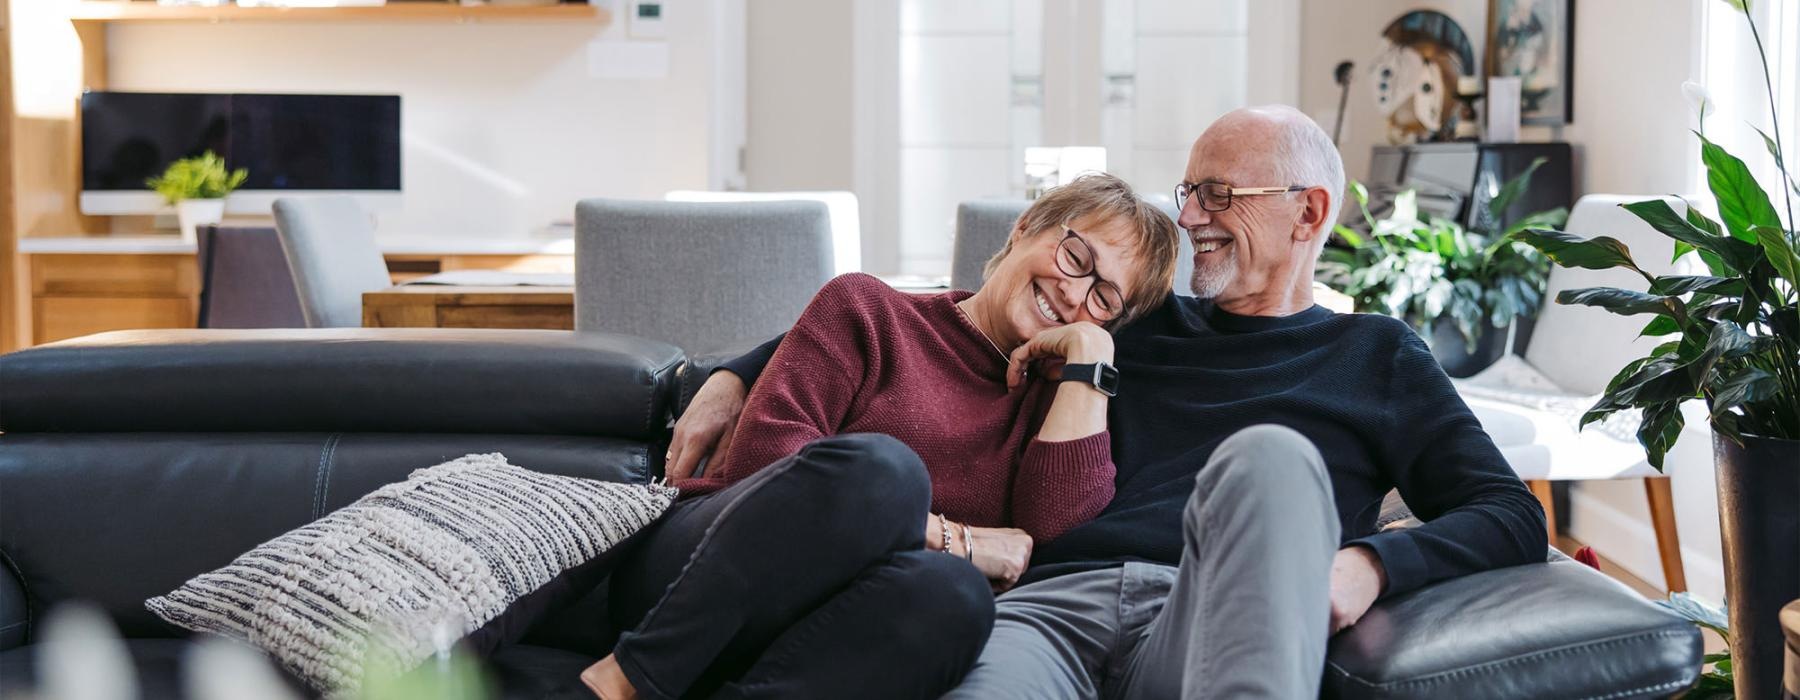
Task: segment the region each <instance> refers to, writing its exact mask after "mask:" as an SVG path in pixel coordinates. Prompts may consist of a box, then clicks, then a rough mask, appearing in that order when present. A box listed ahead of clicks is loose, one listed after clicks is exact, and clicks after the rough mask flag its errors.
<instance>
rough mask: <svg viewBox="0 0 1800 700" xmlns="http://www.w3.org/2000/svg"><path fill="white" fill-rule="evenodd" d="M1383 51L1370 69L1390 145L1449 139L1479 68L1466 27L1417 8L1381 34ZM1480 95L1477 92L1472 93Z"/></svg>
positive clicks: (1389, 25)
mask: <svg viewBox="0 0 1800 700" xmlns="http://www.w3.org/2000/svg"><path fill="white" fill-rule="evenodd" d="M1381 36H1382V39H1383V48H1382V52H1381V54H1380V55H1379V56H1377V57H1376V58H1375V63H1374V67H1373V68H1372V69H1371V70H1370V74H1371V77H1372V78H1373V79H1374V87H1375V107H1376V110H1377V111H1379V112H1380V113H1381V116H1382V117H1384V118H1386V119H1387V125H1388V133H1387V136H1388V143H1391V144H1394V145H1402V144H1408V143H1416V142H1419V141H1445V140H1449V139H1450V138H1451V136H1452V135H1453V133H1454V131H1455V124H1456V121H1457V114H1456V108H1457V106H1458V103H1457V95H1458V94H1459V93H1462V92H1472V90H1470V89H1469V87H1468V81H1463V80H1461V79H1462V78H1464V77H1472V76H1473V71H1474V70H1475V68H1476V64H1475V49H1474V47H1472V46H1470V45H1469V35H1468V34H1467V33H1465V32H1463V28H1462V25H1459V24H1457V23H1456V20H1453V19H1450V17H1449V16H1448V15H1445V14H1444V13H1442V12H1435V11H1432V10H1416V11H1413V12H1408V13H1406V14H1404V15H1401V16H1400V18H1399V19H1396V20H1394V21H1393V22H1392V23H1390V24H1388V26H1387V28H1386V29H1384V30H1382V32H1381ZM1473 91H1478V90H1473Z"/></svg>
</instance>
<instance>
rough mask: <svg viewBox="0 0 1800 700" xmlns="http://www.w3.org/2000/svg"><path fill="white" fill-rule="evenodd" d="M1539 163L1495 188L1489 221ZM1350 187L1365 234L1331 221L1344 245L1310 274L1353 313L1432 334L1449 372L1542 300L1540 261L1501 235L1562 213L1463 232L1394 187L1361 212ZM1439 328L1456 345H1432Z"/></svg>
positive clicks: (1483, 359)
mask: <svg viewBox="0 0 1800 700" xmlns="http://www.w3.org/2000/svg"><path fill="white" fill-rule="evenodd" d="M1542 164H1543V160H1542V159H1539V160H1538V161H1535V162H1533V163H1532V164H1531V166H1530V167H1529V168H1527V169H1526V170H1525V172H1523V173H1521V174H1519V175H1518V176H1517V177H1515V178H1513V179H1512V180H1509V181H1508V182H1507V183H1506V184H1505V185H1504V186H1502V187H1501V189H1500V192H1499V193H1498V194H1497V195H1496V196H1495V197H1494V198H1493V199H1492V200H1491V201H1490V202H1489V203H1488V212H1489V213H1490V214H1491V215H1492V220H1494V221H1499V220H1502V214H1503V212H1505V211H1506V209H1507V207H1509V206H1511V204H1512V203H1513V201H1514V200H1516V199H1517V198H1518V196H1519V195H1520V194H1521V193H1523V192H1525V190H1526V188H1527V187H1529V186H1530V183H1531V174H1532V172H1534V171H1536V170H1537V168H1538V166H1539V165H1542ZM1350 190H1351V194H1352V195H1353V196H1354V197H1355V198H1356V203H1357V206H1358V207H1360V208H1361V210H1362V215H1363V221H1364V222H1366V223H1367V225H1368V229H1369V230H1368V233H1367V235H1365V234H1363V233H1361V232H1358V231H1356V230H1354V229H1351V228H1349V227H1347V226H1341V225H1340V226H1338V227H1337V235H1338V238H1339V239H1341V240H1342V241H1343V242H1344V243H1345V244H1346V246H1347V247H1337V246H1332V247H1328V248H1326V249H1325V252H1324V253H1323V254H1322V255H1321V256H1320V260H1319V272H1318V279H1319V281H1321V282H1324V283H1325V284H1326V285H1328V286H1330V287H1332V288H1333V289H1336V290H1338V291H1341V292H1343V293H1344V294H1345V295H1347V296H1349V297H1350V298H1351V299H1352V300H1353V301H1354V302H1355V304H1356V311H1358V312H1362V313H1378V314H1383V315H1387V316H1393V317H1395V318H1399V319H1402V320H1404V321H1406V322H1407V323H1409V324H1411V325H1412V326H1413V328H1414V329H1415V330H1417V331H1418V332H1419V335H1420V336H1421V337H1423V338H1425V339H1426V341H1427V342H1432V341H1433V340H1434V336H1438V337H1437V338H1436V339H1435V340H1436V341H1437V342H1436V343H1434V347H1433V350H1434V351H1435V352H1436V353H1437V354H1438V357H1439V360H1440V361H1442V362H1444V364H1445V369H1446V370H1448V371H1450V373H1451V374H1452V375H1453V376H1464V375H1467V374H1471V373H1473V372H1474V371H1475V370H1480V369H1482V368H1483V367H1485V366H1486V365H1487V364H1488V363H1491V362H1492V361H1493V360H1494V359H1496V358H1497V357H1498V353H1499V352H1503V351H1504V348H1502V347H1498V346H1495V347H1493V348H1491V350H1489V349H1488V348H1486V347H1484V346H1482V345H1480V341H1481V340H1482V337H1483V335H1484V332H1485V329H1487V328H1489V327H1492V328H1506V327H1507V326H1510V325H1511V324H1513V323H1514V322H1515V321H1516V320H1519V319H1529V318H1532V317H1534V316H1535V315H1536V314H1537V310H1538V309H1539V308H1540V307H1541V306H1542V305H1543V296H1544V285H1545V282H1546V280H1547V277H1548V274H1549V271H1550V262H1549V260H1548V259H1547V258H1545V257H1544V256H1543V255H1542V254H1540V253H1538V251H1537V250H1535V249H1533V248H1531V247H1530V246H1527V245H1525V244H1522V243H1518V242H1516V241H1513V240H1510V239H1508V238H1507V235H1508V234H1511V233H1513V232H1515V231H1520V230H1524V229H1526V228H1530V227H1545V226H1560V225H1562V222H1563V221H1564V220H1566V219H1567V217H1568V212H1566V211H1564V210H1562V209H1557V210H1554V211H1548V212H1540V213H1537V214H1532V215H1530V216H1527V217H1524V218H1522V219H1520V220H1519V221H1517V222H1514V223H1512V224H1511V225H1510V226H1508V227H1507V228H1506V230H1504V231H1499V232H1484V231H1473V230H1468V229H1465V228H1463V227H1462V226H1460V225H1458V224H1457V223H1456V222H1454V221H1449V220H1445V219H1438V218H1433V217H1421V216H1420V213H1419V210H1418V205H1417V200H1416V196H1415V193H1413V192H1412V191H1406V192H1402V193H1400V194H1399V195H1398V196H1396V197H1395V198H1394V205H1393V211H1392V212H1390V213H1389V214H1388V215H1387V216H1385V217H1383V218H1381V219H1376V218H1375V217H1374V216H1372V215H1371V214H1370V212H1369V194H1368V191H1367V190H1366V189H1365V188H1364V187H1363V185H1362V184H1361V183H1357V182H1352V183H1351V185H1350ZM1443 327H1449V328H1453V329H1454V330H1455V334H1454V335H1450V336H1449V339H1450V340H1451V341H1454V340H1457V339H1460V340H1461V341H1462V347H1460V348H1455V347H1453V348H1444V347H1442V345H1443V344H1444V343H1443V340H1444V337H1443V335H1442V334H1440V333H1438V331H1439V329H1440V328H1443ZM1463 348H1466V349H1467V351H1466V352H1465V351H1464V350H1463ZM1481 350H1489V352H1488V353H1487V354H1483V353H1482V352H1481ZM1469 354H1473V355H1474V357H1469ZM1471 360H1472V361H1473V363H1471V362H1470V361H1471Z"/></svg>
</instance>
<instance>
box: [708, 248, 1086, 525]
mask: <svg viewBox="0 0 1800 700" xmlns="http://www.w3.org/2000/svg"><path fill="white" fill-rule="evenodd" d="M969 296H970V295H969V293H968V292H963V291H952V292H947V293H944V294H937V295H932V296H917V295H913V294H907V293H904V292H900V291H897V290H895V289H893V288H892V287H889V286H888V285H887V284H886V283H884V282H882V281H881V280H878V279H876V278H874V277H870V276H868V275H864V274H848V275H843V276H841V277H838V278H837V279H834V280H832V281H831V282H830V283H828V284H826V285H825V287H824V288H822V289H820V290H819V293H818V295H817V296H815V297H813V300H812V303H811V304H810V305H808V306H807V307H806V311H805V313H803V314H801V316H800V320H799V321H798V322H797V323H796V324H795V325H794V330H793V331H792V332H790V333H788V335H787V337H786V338H785V339H784V340H783V341H782V342H781V348H780V349H779V350H777V351H776V352H775V357H774V359H773V360H771V361H770V363H769V365H768V368H767V369H765V370H764V371H763V373H762V375H761V376H760V377H759V378H758V379H757V381H756V386H755V388H754V389H753V390H752V391H751V392H750V398H749V402H748V404H747V405H746V406H745V408H744V413H743V416H742V418H741V419H740V420H739V421H738V426H737V432H736V433H734V434H733V436H732V441H731V454H730V456H729V457H728V458H727V459H726V461H725V463H724V464H723V465H712V466H709V467H708V468H707V475H706V477H704V478H699V479H688V480H685V481H681V482H677V484H676V485H677V486H679V487H680V488H681V489H682V491H683V492H684V493H705V492H710V491H714V490H717V489H719V488H722V487H724V486H726V485H728V484H731V483H734V482H736V481H738V480H740V479H743V478H745V477H747V476H749V475H751V474H754V473H755V472H756V471H757V470H759V469H762V468H763V467H765V466H768V465H769V464H771V463H773V462H775V461H776V460H779V459H781V458H783V457H787V456H789V455H792V454H794V453H796V452H798V451H799V450H800V448H801V447H803V446H805V445H806V443H808V442H811V441H813V440H816V439H818V438H820V437H824V436H827V435H836V434H840V433H886V434H888V435H892V436H894V437H895V438H898V439H899V440H900V441H901V442H903V443H905V444H906V445H907V446H909V447H911V448H912V449H913V451H914V452H917V453H918V455H919V457H920V458H921V459H922V460H923V461H924V462H925V468H926V469H927V470H928V471H929V472H930V473H931V502H932V509H933V510H934V511H936V512H939V513H942V514H944V515H945V516H947V517H949V518H950V519H951V520H954V521H957V522H962V523H967V524H969V525H974V526H982V527H1016V528H1019V529H1022V530H1025V531H1026V532H1028V533H1030V534H1031V536H1032V538H1033V539H1035V540H1036V541H1038V542H1040V543H1041V542H1045V541H1049V540H1052V539H1055V538H1056V536H1058V535H1061V534H1062V533H1063V532H1065V531H1067V530H1068V529H1069V528H1071V527H1074V526H1076V525H1079V524H1081V523H1084V522H1087V521H1088V520H1089V519H1091V518H1093V517H1094V516H1095V515H1098V514H1099V513H1100V511H1101V509H1103V508H1105V507H1106V504H1107V503H1108V502H1109V501H1111V500H1112V497H1113V475H1114V471H1115V470H1114V467H1113V461H1112V443H1111V438H1110V437H1109V436H1108V434H1107V432H1106V431H1101V432H1099V433H1096V434H1094V435H1089V436H1087V437H1084V438H1080V439H1076V440H1069V441H1064V442H1045V441H1042V440H1038V439H1036V438H1035V435H1036V434H1037V431H1038V426H1040V425H1041V424H1042V423H1043V420H1044V414H1045V412H1047V411H1048V410H1049V408H1050V402H1051V400H1052V399H1053V398H1054V396H1055V390H1056V386H1055V385H1054V384H1051V383H1048V382H1043V381H1037V380H1033V381H1031V382H1028V383H1027V384H1026V385H1025V386H1022V387H1020V388H1019V389H1017V390H1014V391H1007V388H1006V374H1005V373H1006V361H1005V359H1003V358H1002V357H1001V356H1000V353H999V352H998V351H997V350H996V349H995V348H994V346H993V345H992V344H990V343H989V342H988V340H987V339H986V338H985V337H984V336H982V334H981V331H979V330H977V329H976V328H975V326H974V324H972V323H970V322H969V320H968V318H967V317H966V316H964V315H963V313H962V312H961V311H960V310H958V309H957V308H956V302H958V301H961V300H963V299H966V298H968V297H969Z"/></svg>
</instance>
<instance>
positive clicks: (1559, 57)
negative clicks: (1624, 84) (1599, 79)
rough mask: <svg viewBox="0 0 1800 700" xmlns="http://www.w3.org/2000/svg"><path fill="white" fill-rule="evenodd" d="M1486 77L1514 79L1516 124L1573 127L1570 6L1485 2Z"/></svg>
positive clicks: (1522, 0)
mask: <svg viewBox="0 0 1800 700" xmlns="http://www.w3.org/2000/svg"><path fill="white" fill-rule="evenodd" d="M1487 74H1488V75H1490V76H1496V75H1497V76H1501V77H1517V78H1518V79H1519V82H1520V91H1519V101H1520V105H1519V106H1520V110H1519V111H1520V114H1519V116H1520V121H1522V122H1524V123H1526V124H1566V123H1569V122H1573V121H1575V100H1574V95H1575V0H1488V26H1487Z"/></svg>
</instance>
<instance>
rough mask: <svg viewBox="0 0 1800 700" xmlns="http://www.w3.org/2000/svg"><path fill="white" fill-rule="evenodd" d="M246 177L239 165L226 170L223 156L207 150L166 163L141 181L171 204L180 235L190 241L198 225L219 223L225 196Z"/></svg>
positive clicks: (247, 172)
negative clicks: (155, 174) (236, 167)
mask: <svg viewBox="0 0 1800 700" xmlns="http://www.w3.org/2000/svg"><path fill="white" fill-rule="evenodd" d="M249 176H250V173H249V171H247V170H245V169H243V168H238V169H237V170H235V171H228V170H226V168H225V159H223V158H220V157H219V156H218V154H216V153H213V152H212V151H207V152H205V153H203V154H201V155H198V156H194V157H192V158H182V159H180V160H177V161H175V162H173V163H170V164H169V167H168V168H167V169H165V170H163V174H162V175H158V176H156V177H153V178H150V179H149V180H146V181H145V184H147V185H149V186H150V189H152V190H156V193H157V194H159V195H162V198H163V201H165V202H168V203H169V204H170V205H173V206H174V207H175V217H176V219H177V221H178V222H179V225H180V226H181V235H182V238H183V239H184V240H187V241H193V240H194V239H195V238H196V231H197V229H198V227H200V226H203V225H206V224H216V223H219V220H220V219H223V218H224V217H225V195H228V194H231V191H232V190H235V189H237V188H238V185H242V184H244V179H245V178H248V177H249Z"/></svg>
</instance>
